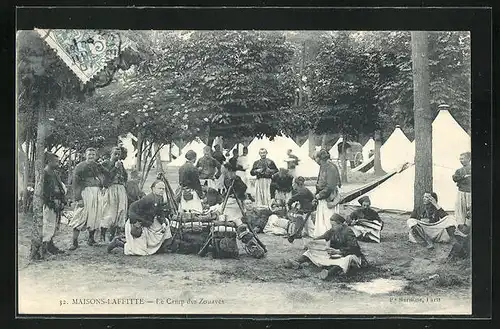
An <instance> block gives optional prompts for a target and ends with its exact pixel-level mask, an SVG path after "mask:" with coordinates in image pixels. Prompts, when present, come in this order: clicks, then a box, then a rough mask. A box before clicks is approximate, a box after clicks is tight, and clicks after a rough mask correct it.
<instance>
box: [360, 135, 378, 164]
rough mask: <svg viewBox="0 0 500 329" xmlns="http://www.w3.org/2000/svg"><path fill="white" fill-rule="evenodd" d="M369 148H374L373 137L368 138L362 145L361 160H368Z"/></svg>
mask: <svg viewBox="0 0 500 329" xmlns="http://www.w3.org/2000/svg"><path fill="white" fill-rule="evenodd" d="M371 150H375V141H374V140H373V138H370V139H369V140H368V142H366V144H365V146H363V162H364V161H366V160H368V158H369V157H370V151H371Z"/></svg>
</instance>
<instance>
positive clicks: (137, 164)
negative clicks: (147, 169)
mask: <svg viewBox="0 0 500 329" xmlns="http://www.w3.org/2000/svg"><path fill="white" fill-rule="evenodd" d="M142 144H143V140H142V133H141V132H140V131H139V133H138V134H137V154H136V157H137V158H136V159H135V161H136V162H135V170H137V171H138V172H140V171H141V169H142V147H143V145H142Z"/></svg>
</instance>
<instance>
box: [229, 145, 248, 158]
mask: <svg viewBox="0 0 500 329" xmlns="http://www.w3.org/2000/svg"><path fill="white" fill-rule="evenodd" d="M243 147H245V145H243V144H242V143H238V144H235V145H234V146H233V148H232V149H231V150H230V151H229V155H230V156H233V150H235V149H236V148H238V155H242V154H243Z"/></svg>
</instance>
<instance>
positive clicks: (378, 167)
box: [373, 130, 385, 175]
mask: <svg viewBox="0 0 500 329" xmlns="http://www.w3.org/2000/svg"><path fill="white" fill-rule="evenodd" d="M374 141H375V150H374V157H373V170H374V171H375V175H384V174H385V171H384V169H382V161H381V159H380V148H381V147H382V136H381V135H380V130H377V131H375V136H374Z"/></svg>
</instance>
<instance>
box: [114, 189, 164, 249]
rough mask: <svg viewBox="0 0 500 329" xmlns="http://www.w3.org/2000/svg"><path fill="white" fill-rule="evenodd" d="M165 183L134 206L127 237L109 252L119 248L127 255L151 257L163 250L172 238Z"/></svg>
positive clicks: (126, 224) (129, 219) (131, 209)
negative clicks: (165, 199)
mask: <svg viewBox="0 0 500 329" xmlns="http://www.w3.org/2000/svg"><path fill="white" fill-rule="evenodd" d="M164 194H165V183H164V182H163V181H161V180H156V181H154V182H153V184H152V185H151V193H150V194H148V195H146V196H145V197H143V198H142V199H140V200H137V201H135V202H133V203H132V204H131V205H130V209H129V216H128V220H127V222H126V223H125V236H117V237H115V238H114V239H113V240H112V241H111V243H110V244H109V245H108V248H107V250H108V252H111V251H112V250H113V249H114V248H116V247H121V248H123V249H124V254H125V255H137V256H149V255H153V254H155V253H157V252H158V251H160V249H161V250H163V248H162V246H163V245H164V243H165V241H166V240H169V239H170V238H171V237H172V233H171V231H170V226H169V222H168V220H167V216H168V215H169V213H168V212H169V211H170V210H169V209H166V205H165V203H164V199H163V195H164Z"/></svg>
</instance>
